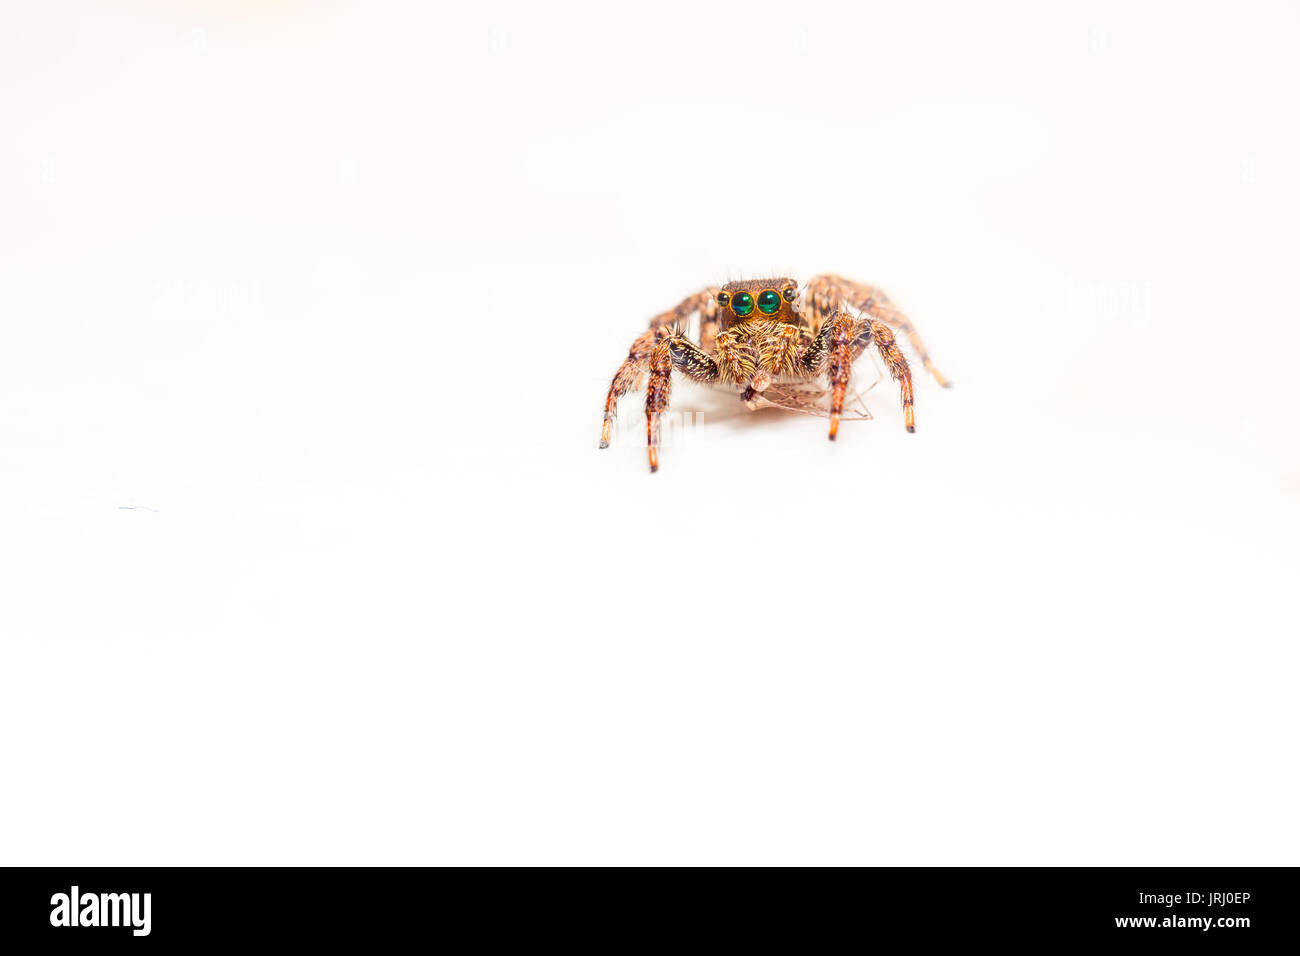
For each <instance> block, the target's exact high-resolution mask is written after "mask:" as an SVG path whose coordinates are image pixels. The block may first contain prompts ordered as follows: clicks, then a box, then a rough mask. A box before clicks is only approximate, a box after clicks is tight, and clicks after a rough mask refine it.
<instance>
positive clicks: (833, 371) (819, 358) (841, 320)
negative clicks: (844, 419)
mask: <svg viewBox="0 0 1300 956" xmlns="http://www.w3.org/2000/svg"><path fill="white" fill-rule="evenodd" d="M872 343H874V344H875V346H876V350H877V351H878V352H879V353H880V357H881V358H882V359H884V360H885V364H886V365H887V366H889V375H890V377H891V378H892V379H893V380H894V381H896V382H897V383H898V388H899V392H900V397H901V398H902V401H903V413H904V423H905V424H906V425H907V430H908V431H909V432H915V431H916V419H915V415H914V413H913V410H912V405H913V396H912V370H911V368H910V367H909V366H908V364H907V359H906V358H905V357H904V356H903V352H902V350H901V349H899V347H898V342H897V341H896V340H895V338H894V333H893V331H892V330H891V329H890V328H889V326H887V325H885V323H884V322H881V321H880V320H879V319H874V318H868V319H856V318H854V317H853V316H852V315H850V314H849V313H847V312H841V311H839V310H838V309H836V310H834V311H832V312H831V313H830V315H829V316H827V318H826V321H825V322H823V323H822V327H821V329H820V330H819V331H818V334H817V338H815V339H814V340H813V343H812V345H810V346H809V347H808V348H807V349H805V350H804V352H803V353H802V354H801V355H800V357H799V364H800V366H801V367H802V368H803V370H804V371H805V372H807V373H809V374H819V373H822V372H824V373H825V374H826V377H827V379H828V380H829V382H830V386H831V429H830V435H829V436H828V437H829V438H830V440H831V441H834V440H835V435H836V433H837V432H838V431H839V428H840V415H841V414H842V413H843V411H844V396H845V394H846V393H847V392H848V389H849V377H850V375H851V374H852V369H853V361H854V359H856V358H857V357H858V356H859V355H861V354H862V353H863V351H865V350H866V348H867V346H868V345H871V344H872Z"/></svg>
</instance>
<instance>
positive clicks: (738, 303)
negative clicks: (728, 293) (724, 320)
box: [731, 292, 754, 315]
mask: <svg viewBox="0 0 1300 956" xmlns="http://www.w3.org/2000/svg"><path fill="white" fill-rule="evenodd" d="M731 311H732V312H735V313H736V315H749V313H751V312H753V311H754V297H753V296H752V295H750V294H749V293H748V292H737V293H736V294H735V295H733V296H732V297H731Z"/></svg>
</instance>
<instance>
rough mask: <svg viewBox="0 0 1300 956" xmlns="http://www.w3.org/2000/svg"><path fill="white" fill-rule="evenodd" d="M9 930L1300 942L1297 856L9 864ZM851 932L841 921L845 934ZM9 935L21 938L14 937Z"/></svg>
mask: <svg viewBox="0 0 1300 956" xmlns="http://www.w3.org/2000/svg"><path fill="white" fill-rule="evenodd" d="M3 878H4V882H5V892H4V893H3V896H2V897H0V898H2V899H3V902H2V903H0V920H2V923H0V925H2V926H3V932H4V934H5V939H6V941H7V942H10V943H12V942H20V943H26V944H28V945H36V946H42V947H45V946H49V945H55V946H62V945H69V944H72V945H77V946H78V948H82V947H85V948H94V949H99V948H104V947H113V948H117V947H131V948H139V947H151V946H155V945H161V946H163V947H167V946H175V945H177V944H182V945H189V944H193V943H201V944H204V945H207V944H212V943H223V944H240V943H249V942H259V943H262V942H272V943H274V942H285V943H290V942H292V943H294V944H295V945H297V944H303V943H311V942H319V943H322V944H329V945H331V946H338V945H347V946H352V945H355V946H357V947H361V946H364V947H366V948H367V949H370V948H373V947H374V946H375V945H378V944H395V943H397V942H399V941H409V940H410V939H411V938H412V934H413V933H414V934H415V935H416V936H417V937H427V938H428V939H429V940H431V941H436V940H439V939H443V938H447V937H446V934H447V933H451V932H459V931H462V930H472V931H474V932H475V933H477V934H478V938H481V939H483V940H484V941H485V942H487V941H494V940H496V939H497V937H498V936H500V935H501V934H503V933H505V934H512V935H513V934H521V933H522V934H523V935H524V936H526V937H529V938H531V939H532V940H533V941H534V942H535V943H538V944H541V943H546V944H553V943H557V942H567V941H570V940H572V941H576V942H579V943H581V942H592V943H595V942H599V941H604V943H605V944H606V945H608V944H611V943H612V944H615V945H621V944H622V942H623V941H624V940H626V941H629V942H633V943H635V942H654V941H660V940H662V941H663V942H664V943H666V944H680V943H682V942H683V941H685V940H686V939H687V938H688V937H684V936H683V935H682V934H683V933H684V932H685V933H688V934H689V939H690V940H691V941H694V942H697V943H699V942H713V941H716V942H719V943H726V942H733V943H734V942H736V941H740V940H744V939H750V938H754V939H757V940H760V941H763V942H766V943H772V942H776V941H782V942H783V943H785V944H788V945H829V944H830V943H831V942H832V941H843V940H846V939H847V941H849V942H850V944H854V943H857V942H861V943H868V944H869V943H873V942H879V941H882V940H886V939H904V940H914V941H947V942H951V943H958V944H960V943H971V944H977V943H978V944H996V943H1003V942H1007V943H1011V942H1034V943H1040V944H1045V943H1046V944H1050V943H1057V942H1060V943H1071V942H1073V943H1087V944H1107V945H1110V944H1115V943H1119V944H1121V945H1123V944H1125V943H1131V944H1133V945H1137V946H1143V947H1145V946H1149V945H1161V946H1176V947H1180V948H1181V947H1184V946H1195V947H1200V946H1206V945H1208V946H1213V947H1214V948H1223V949H1232V950H1239V949H1241V948H1243V947H1246V948H1253V947H1257V946H1264V945H1267V946H1269V947H1278V946H1288V945H1289V946H1294V941H1295V939H1296V937H1297V933H1296V929H1297V927H1296V923H1297V917H1298V916H1300V913H1298V909H1297V905H1296V889H1297V881H1296V874H1295V871H1294V870H1292V869H1070V868H1049V869H892V870H874V869H827V870H820V871H814V872H808V871H800V872H790V871H776V872H762V873H760V872H758V871H756V870H754V869H749V870H738V871H732V872H727V873H725V874H720V873H717V872H708V873H704V872H699V871H696V872H686V873H681V872H675V873H672V874H671V875H669V874H666V873H656V872H650V873H635V874H634V873H629V872H625V871H624V872H615V873H613V874H605V875H603V876H601V877H600V878H599V879H592V878H591V875H590V874H589V873H586V872H584V871H582V870H580V869H574V870H571V871H570V872H566V873H564V874H558V875H557V874H546V875H545V876H542V875H541V874H539V873H536V872H527V871H525V872H517V873H509V872H494V873H488V872H485V871H483V870H475V871H469V872H451V871H448V870H444V869H330V868H318V869H292V868H290V869H276V868H265V869H240V868H230V869H212V868H165V869H95V868H86V869H62V868H52V869H8V870H5V871H4V876H3ZM846 934H847V935H846ZM10 951H11V952H24V951H27V950H17V949H12V948H11V949H10Z"/></svg>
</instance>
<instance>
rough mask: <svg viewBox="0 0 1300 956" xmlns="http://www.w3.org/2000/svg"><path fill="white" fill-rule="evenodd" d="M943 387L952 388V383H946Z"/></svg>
mask: <svg viewBox="0 0 1300 956" xmlns="http://www.w3.org/2000/svg"><path fill="white" fill-rule="evenodd" d="M943 387H944V388H952V382H944V383H943Z"/></svg>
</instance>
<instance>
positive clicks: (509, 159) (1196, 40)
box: [0, 0, 1300, 865]
mask: <svg viewBox="0 0 1300 956" xmlns="http://www.w3.org/2000/svg"><path fill="white" fill-rule="evenodd" d="M440 6H442V7H445V9H441V8H439V7H438V6H435V5H433V4H428V3H416V2H412V3H409V4H394V3H385V4H381V3H369V4H360V3H357V4H342V3H307V2H296V3H295V2H284V3H274V4H272V3H253V2H242V3H237V2H217V0H207V2H202V0H191V2H188V3H183V4H173V3H165V2H162V0H157V2H140V0H137V2H134V3H116V4H98V3H91V2H88V0H87V2H81V3H52V2H40V3H36V2H28V3H15V2H11V3H6V4H5V6H4V12H3V14H0V79H2V82H0V130H2V131H3V132H2V134H0V135H2V136H3V150H2V151H0V210H2V211H0V256H2V257H3V259H2V262H0V322H2V323H3V328H2V330H0V331H2V336H0V487H2V490H3V496H2V497H0V541H2V542H3V549H2V551H0V588H2V589H3V593H2V594H0V628H2V630H3V636H2V638H0V640H2V643H0V648H2V654H3V659H2V660H0V748H2V749H0V756H2V759H3V768H2V769H3V780H4V784H3V790H2V791H0V809H2V810H3V816H2V817H0V819H2V820H3V826H2V829H0V836H2V838H3V841H2V843H0V860H2V861H3V862H5V863H25V864H74V863H75V864H142V863H155V864H175V863H184V864H203V863H362V862H367V863H399V862H401V863H417V862H418V863H863V864H876V863H881V864H885V863H893V864H939V863H949V864H954V863H963V864H965V863H996V864H1009V863H1024V864H1031V863H1048V864H1067V863H1069V864H1137V863H1144V864H1194V863H1195V864H1207V865H1212V864H1227V863H1233V864H1282V863H1288V864H1295V863H1296V862H1297V859H1298V853H1297V851H1298V850H1300V828H1298V824H1297V815H1296V813H1295V808H1296V806H1297V805H1298V804H1300V773H1298V772H1297V768H1296V724H1297V717H1300V713H1298V710H1300V708H1298V705H1297V692H1296V686H1297V676H1298V675H1297V664H1300V654H1298V653H1297V650H1296V638H1297V613H1296V604H1295V599H1296V580H1297V569H1298V566H1300V556H1298V555H1297V530H1300V433H1298V431H1297V427H1296V420H1295V415H1296V412H1297V410H1298V409H1300V401H1298V399H1300V388H1298V387H1297V385H1296V367H1297V361H1298V358H1297V356H1298V354H1300V310H1298V309H1297V307H1296V292H1295V289H1296V285H1295V274H1296V263H1297V261H1300V248H1298V246H1300V243H1298V241H1297V225H1296V224H1297V222H1298V221H1300V186H1298V185H1297V178H1296V169H1297V168H1300V134H1298V133H1297V127H1296V123H1295V117H1296V115H1297V102H1296V100H1297V96H1296V94H1297V90H1300V58H1298V57H1297V48H1298V47H1297V44H1298V42H1300V13H1298V12H1297V7H1296V5H1295V4H1294V3H1265V2H1253V3H1232V4H1228V3H1223V4H1200V5H1190V4H1175V3H1163V4H1157V3H1149V4H1132V3H1127V2H1125V3H1119V2H1116V3H1098V2H1088V3H1080V4H1075V5H1072V6H1071V5H1061V4H1053V5H1049V6H1045V5H1042V4H1036V3H1029V2H1025V3H993V4H988V3H985V4H978V5H971V4H958V3H950V4H944V3H938V4H921V3H907V4H903V3H898V4H849V3H844V4H827V3H815V2H804V3H798V4H789V3H780V4H776V3H767V4H764V3H745V4H739V3H738V4H734V5H730V4H717V3H703V2H698V0H697V2H692V3H685V4H677V3H666V2H661V3H656V4H653V5H642V6H640V7H627V6H626V5H618V4H599V3H590V4H571V3H570V4H565V3H552V4H524V3H517V4H516V3H505V2H498V3H487V4H482V5H470V4H456V5H452V4H446V5H440ZM470 6H475V7H477V9H476V10H475V11H474V12H469V11H468V10H467V9H465V8H468V7H470ZM823 271H837V272H842V273H844V274H847V275H850V276H854V277H857V278H860V279H863V280H865V281H869V282H874V283H877V284H879V285H881V286H883V287H884V288H885V289H887V290H888V291H889V293H890V294H891V295H892V296H893V297H894V298H895V299H896V300H897V301H898V302H899V303H900V304H901V305H903V306H904V307H905V308H906V309H907V310H908V312H909V313H910V314H911V315H912V316H913V318H914V319H915V320H916V322H917V324H918V327H919V328H920V330H921V331H922V333H923V334H924V336H925V337H926V339H927V342H928V344H929V345H930V347H931V350H932V351H933V353H934V356H935V359H936V361H937V363H938V365H939V367H940V368H941V369H942V370H943V371H944V372H945V373H947V374H948V375H949V376H951V377H952V378H953V380H954V381H955V383H956V387H955V388H953V389H952V390H951V391H944V390H941V389H939V388H937V387H935V385H934V383H933V382H931V381H929V380H928V379H925V378H924V376H923V374H922V376H921V377H920V378H919V384H918V394H917V433H916V434H915V435H908V434H906V433H905V432H904V430H903V427H902V418H901V413H900V411H899V410H898V408H897V404H896V399H895V395H894V392H893V389H892V386H890V387H886V386H883V385H882V386H880V387H878V388H877V389H876V390H875V391H873V392H871V393H869V399H870V405H871V408H872V410H873V412H874V414H875V420H874V421H871V422H862V423H846V424H845V425H844V426H843V428H842V429H841V434H840V440H839V441H838V442H836V443H834V444H832V443H830V442H828V441H827V440H826V437H825V422H824V421H821V420H816V419H812V418H807V417H802V416H797V415H782V414H780V413H772V412H764V413H758V414H749V413H744V411H743V409H741V408H739V406H738V404H737V402H736V401H735V400H734V399H733V398H731V397H730V396H726V395H721V396H718V395H715V394H714V393H710V392H706V391H704V390H701V389H699V388H693V387H687V386H679V387H678V388H677V390H676V392H675V394H674V406H673V411H674V416H670V420H669V429H670V434H669V438H670V442H669V444H668V447H666V448H665V449H664V452H663V457H662V462H663V466H662V469H661V471H660V472H659V473H658V474H656V475H653V476H651V475H649V474H648V473H647V469H646V464H645V450H644V438H643V432H642V418H641V410H640V398H639V396H629V397H628V399H627V400H626V401H625V403H624V406H623V415H622V418H621V419H620V432H619V441H617V442H616V443H615V445H614V446H613V447H612V448H611V449H610V450H607V451H603V452H598V451H597V449H596V441H597V437H598V434H599V425H600V407H601V402H602V400H603V397H604V391H605V388H606V387H607V384H608V381H609V378H610V376H611V375H612V374H613V372H614V369H615V367H616V366H617V364H618V362H619V360H620V359H621V358H622V357H623V356H624V355H625V354H626V349H627V346H628V345H629V344H630V342H631V341H632V339H633V338H634V337H635V336H636V335H637V333H638V332H639V331H641V329H642V328H643V327H644V323H645V322H646V320H647V319H648V318H649V317H650V316H651V315H652V314H654V313H656V312H658V311H661V310H662V309H665V308H667V307H668V306H670V305H672V304H673V303H675V302H676V301H678V300H679V299H680V298H681V297H683V296H684V295H686V294H688V293H690V292H693V291H695V290H696V289H698V288H700V287H703V286H705V285H709V284H713V283H719V282H723V281H726V280H727V279H729V278H737V277H762V276H765V275H770V274H789V275H793V276H795V277H798V278H801V279H807V278H809V277H810V276H812V275H813V274H815V273H818V272H823ZM860 368H863V369H864V370H869V366H865V365H863V366H860ZM681 413H686V415H685V417H684V418H683V417H682V415H681ZM674 422H676V423H677V424H678V425H679V426H680V425H681V423H682V422H686V423H694V424H693V426H692V427H676V428H674V427H673V425H674Z"/></svg>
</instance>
